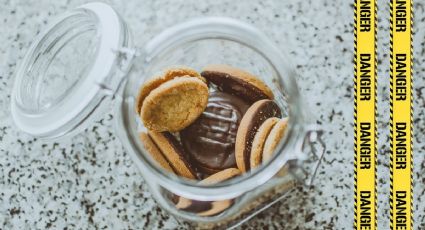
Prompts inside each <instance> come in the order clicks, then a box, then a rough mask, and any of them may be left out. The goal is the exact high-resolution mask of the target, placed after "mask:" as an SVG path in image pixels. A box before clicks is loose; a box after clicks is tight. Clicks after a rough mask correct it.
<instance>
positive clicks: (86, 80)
mask: <svg viewBox="0 0 425 230" xmlns="http://www.w3.org/2000/svg"><path fill="white" fill-rule="evenodd" d="M88 32H90V34H89V35H90V36H89V38H90V41H94V43H95V44H94V45H95V46H89V47H90V48H91V47H93V55H92V56H91V55H89V54H87V56H88V58H87V60H85V61H86V63H85V64H87V66H85V67H87V68H82V66H79V65H78V64H81V63H73V62H72V64H73V65H71V66H72V68H75V69H79V68H81V69H84V71H81V72H78V73H77V72H72V73H68V72H66V73H63V74H62V73H58V72H57V70H56V69H61V70H69V69H70V68H67V67H68V66H69V65H68V66H67V65H65V64H63V63H62V62H61V59H60V58H59V57H58V56H60V55H59V54H60V52H61V51H63V50H64V49H68V50H77V48H81V47H83V46H82V44H80V43H77V42H73V41H74V39H78V38H79V37H81V35H82V34H86V35H87V34H88ZM127 37H128V35H127V31H126V28H125V25H124V23H123V21H122V20H121V18H120V17H119V15H118V14H117V13H116V12H115V10H114V9H113V8H112V7H110V6H109V5H107V4H104V3H97V2H94V3H89V4H85V5H82V6H80V7H78V8H75V9H73V10H70V11H68V12H65V13H63V14H61V15H59V16H58V17H57V18H55V19H54V20H53V21H52V22H51V23H50V24H49V25H48V26H47V27H46V28H45V29H44V30H43V31H42V32H41V33H40V34H38V35H37V36H36V38H35V39H34V42H33V43H32V44H31V46H30V48H29V49H28V51H27V53H26V54H25V56H24V58H23V60H22V62H21V63H20V66H19V68H18V70H17V73H16V78H15V83H14V87H13V90H12V97H11V112H12V117H13V120H14V123H15V124H16V125H17V127H18V128H20V129H21V130H23V131H24V132H26V133H28V134H31V135H32V136H36V137H39V138H57V137H60V136H63V135H66V134H70V133H71V132H72V131H74V130H81V128H82V125H83V124H88V123H89V122H87V121H89V120H91V119H93V113H94V112H95V110H96V109H97V108H98V107H99V105H100V103H102V102H103V101H104V98H105V94H104V87H103V84H104V82H108V81H109V79H110V78H111V76H112V74H111V73H113V71H114V69H115V68H116V60H117V55H116V53H115V52H114V50H117V49H118V48H119V47H121V46H126V45H127V43H128V41H127ZM78 41H81V40H78ZM88 44H89V45H90V43H88ZM83 45H86V44H83ZM84 48H85V47H84ZM86 52H87V53H90V52H88V51H86ZM54 61H56V63H59V64H60V65H61V66H59V67H60V68H57V67H56V68H54V70H53V72H52V73H50V72H49V73H50V74H49V75H47V72H48V71H49V70H50V64H51V63H53V62H54ZM39 66H41V67H39ZM46 76H47V77H46ZM51 76H60V77H62V78H63V79H67V78H69V79H72V80H71V82H72V84H69V85H71V86H69V87H68V88H65V89H66V90H64V92H60V93H61V94H59V95H60V96H57V95H54V96H53V97H50V98H49V99H48V100H46V101H42V102H40V106H38V107H37V106H36V107H35V108H33V109H28V108H26V106H25V105H24V103H23V102H25V101H26V100H27V101H28V100H29V101H31V100H30V99H31V97H36V96H33V95H32V94H36V95H40V94H41V93H42V87H39V86H40V85H41V84H44V83H43V82H44V81H46V82H51V81H52V79H51V78H53V77H51ZM76 76H79V77H76ZM45 78H47V79H48V80H46V79H45ZM32 79H35V80H33V81H34V82H32V81H31V83H26V82H28V81H29V80H32ZM61 83H64V82H61ZM65 83H68V82H65ZM33 85H36V86H34V87H33ZM65 85H66V84H65ZM50 89H55V87H50ZM59 91H60V90H59ZM36 101H41V100H40V99H36ZM27 104H30V103H28V102H27ZM46 105H48V106H46ZM40 108H42V109H40ZM44 108H47V109H44ZM96 112H97V111H96ZM77 128H78V129H77Z"/></svg>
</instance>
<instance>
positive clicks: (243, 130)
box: [235, 99, 281, 172]
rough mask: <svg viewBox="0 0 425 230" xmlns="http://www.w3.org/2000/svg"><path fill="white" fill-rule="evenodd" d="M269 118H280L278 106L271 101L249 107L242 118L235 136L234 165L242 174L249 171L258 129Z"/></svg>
mask: <svg viewBox="0 0 425 230" xmlns="http://www.w3.org/2000/svg"><path fill="white" fill-rule="evenodd" d="M271 117H281V111H280V108H279V106H278V105H277V104H276V103H275V102H274V101H272V100H267V99H265V100H260V101H257V102H255V103H254V104H252V105H251V107H249V109H248V110H247V111H246V113H245V115H244V116H243V118H242V120H241V123H240V125H239V128H238V132H237V134H236V143H235V156H236V164H237V166H238V168H239V169H240V170H241V171H242V172H246V171H248V170H249V169H250V155H251V147H252V141H253V140H254V137H255V134H256V133H257V130H258V128H259V127H260V126H261V124H263V122H264V121H265V120H267V119H268V118H271Z"/></svg>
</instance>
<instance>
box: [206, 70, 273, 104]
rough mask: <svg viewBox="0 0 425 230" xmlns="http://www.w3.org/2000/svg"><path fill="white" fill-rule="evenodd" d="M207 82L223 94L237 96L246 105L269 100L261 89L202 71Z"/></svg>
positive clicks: (238, 80)
mask: <svg viewBox="0 0 425 230" xmlns="http://www.w3.org/2000/svg"><path fill="white" fill-rule="evenodd" d="M201 75H202V76H203V77H205V78H206V79H207V80H208V81H209V82H212V83H213V84H215V85H217V87H218V89H219V90H220V91H223V92H227V93H230V94H232V95H235V96H238V97H240V98H242V99H244V100H246V101H247V102H248V103H254V102H256V101H258V100H261V99H271V98H269V97H268V96H267V95H266V94H265V93H264V92H263V91H262V90H261V89H259V88H257V87H256V86H254V85H253V84H251V83H249V82H247V81H244V80H242V79H240V78H238V77H235V76H232V75H229V74H227V73H223V72H217V71H203V72H202V73H201Z"/></svg>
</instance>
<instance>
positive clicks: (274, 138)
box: [262, 117, 288, 162]
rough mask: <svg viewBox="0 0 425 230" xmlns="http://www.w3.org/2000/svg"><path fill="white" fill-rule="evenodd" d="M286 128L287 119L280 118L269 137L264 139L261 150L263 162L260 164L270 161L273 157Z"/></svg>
mask: <svg viewBox="0 0 425 230" xmlns="http://www.w3.org/2000/svg"><path fill="white" fill-rule="evenodd" d="M287 126H288V118H287V117H285V118H282V119H280V121H279V122H277V123H276V125H275V126H274V127H273V129H272V130H271V131H270V134H269V136H268V137H267V139H266V142H265V144H264V149H263V160H262V162H266V161H268V160H270V158H271V157H272V156H273V153H274V151H275V149H276V147H277V145H278V144H279V142H280V140H281V139H282V138H283V135H284V133H285V130H286V127H287Z"/></svg>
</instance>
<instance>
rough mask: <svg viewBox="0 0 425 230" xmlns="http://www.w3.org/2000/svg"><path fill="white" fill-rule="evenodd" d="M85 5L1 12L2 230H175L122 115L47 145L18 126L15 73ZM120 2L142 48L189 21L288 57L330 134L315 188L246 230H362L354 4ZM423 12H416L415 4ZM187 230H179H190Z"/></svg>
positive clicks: (419, 126) (421, 92)
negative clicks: (226, 26) (224, 27)
mask: <svg viewBox="0 0 425 230" xmlns="http://www.w3.org/2000/svg"><path fill="white" fill-rule="evenodd" d="M83 2H85V1H78V0H69V1H55V2H54V3H53V2H52V1H45V0H39V1H20V0H13V1H8V0H0V108H1V109H0V229H3V228H4V229H30V228H31V229H32V228H38V229H45V228H49V227H50V228H54V229H62V228H65V227H66V228H68V229H94V228H96V229H97V228H102V229H103V228H108V229H127V228H128V229H157V228H164V229H169V228H174V227H175V226H176V224H177V221H176V220H175V219H174V218H173V217H170V216H169V215H168V214H167V213H166V212H164V211H162V210H161V209H160V208H159V207H158V206H157V205H156V204H155V202H154V201H153V200H152V199H151V197H150V193H149V191H148V188H147V186H146V185H145V183H144V181H143V178H142V177H141V175H140V173H139V172H138V170H137V168H136V166H135V165H134V164H133V163H132V160H131V159H130V156H129V155H128V154H127V153H126V152H125V151H124V149H123V147H122V145H121V143H120V141H119V140H118V138H117V137H116V135H115V134H114V129H113V127H112V119H113V114H105V115H104V116H103V118H102V119H101V120H100V121H98V122H96V123H94V124H93V125H91V126H90V127H89V128H88V129H87V131H85V132H83V133H81V134H79V135H76V136H74V137H72V138H68V139H65V140H60V141H55V142H49V141H40V140H37V139H35V138H33V137H30V136H28V135H25V134H23V133H21V132H19V131H18V130H17V129H16V128H15V127H14V126H13V124H12V119H11V115H10V92H11V90H10V89H11V86H12V84H13V80H14V73H15V71H16V66H17V63H19V61H20V60H21V58H22V56H23V55H24V53H25V51H26V49H27V48H28V46H29V44H30V43H31V41H32V40H33V37H34V35H35V34H36V33H37V32H39V31H40V29H41V28H43V27H44V26H45V24H46V23H48V22H49V21H50V20H51V19H52V17H53V16H54V15H57V14H59V13H61V12H64V11H65V10H67V9H71V8H74V7H76V6H78V5H80V4H82V3H83ZM123 2H124V1H112V2H110V4H111V5H113V6H114V8H116V10H117V11H118V12H119V13H120V14H121V15H122V16H123V18H124V19H125V20H126V21H127V23H128V24H129V25H130V27H131V28H132V30H133V34H134V37H136V38H137V39H135V42H136V45H138V46H142V45H143V44H144V43H145V42H146V41H148V40H149V39H150V38H152V36H154V35H155V34H157V33H159V32H160V31H162V30H164V29H166V28H167V27H169V26H171V25H174V24H176V23H178V22H181V21H184V20H185V19H188V18H192V17H195V16H201V15H215V16H217V15H222V16H230V17H235V18H238V19H241V20H243V21H246V22H248V23H252V24H253V25H255V26H257V27H259V28H261V29H262V30H263V31H264V32H265V33H266V34H267V35H268V36H269V37H270V38H271V39H272V40H273V41H274V42H276V43H277V44H278V46H279V47H280V48H281V49H282V50H285V51H286V52H288V53H289V55H290V57H291V59H292V61H293V63H294V64H295V66H296V68H297V71H298V74H299V77H298V83H299V87H300V88H301V91H302V94H303V95H304V98H305V103H306V106H307V107H308V108H309V111H310V115H311V117H310V121H311V122H312V123H318V124H323V125H324V128H325V129H326V130H327V131H328V132H327V134H326V136H325V140H326V143H327V148H328V151H327V153H326V155H325V158H324V160H323V164H322V166H321V169H320V173H319V175H318V178H317V184H316V187H315V188H314V189H313V190H311V191H307V190H301V191H298V192H297V193H296V194H293V195H292V196H290V197H289V198H288V199H287V200H285V201H283V202H280V203H278V204H276V205H274V206H273V207H272V208H270V209H269V210H267V211H266V212H264V213H262V214H260V215H258V216H257V217H255V218H254V219H252V220H250V221H249V222H248V223H246V224H244V226H243V227H242V228H243V229H258V228H260V227H265V226H268V227H269V228H270V229H282V228H284V229H351V228H352V223H353V166H352V163H353V150H352V146H353V135H352V133H353V130H352V128H351V127H352V122H353V108H352V105H353V96H352V92H353V90H352V85H353V83H352V79H353V65H352V50H353V45H352V43H353V35H352V28H351V26H352V21H353V20H352V18H353V11H352V5H351V2H352V1H336V0H335V1H316V0H309V1H306V0H293V1H277V0H276V1H272V0H261V1H244V3H243V4H242V3H240V4H236V3H234V2H235V1H224V0H219V1H217V0H214V1H213V0H208V1H196V0H184V1H167V0H156V1H153V0H146V1H125V3H123ZM416 2H419V1H416ZM379 5H380V6H381V7H380V12H379V13H380V16H382V17H381V20H380V21H379V27H380V29H381V30H380V32H379V33H378V36H379V39H380V40H379V46H378V47H379V52H380V53H379V59H380V62H379V63H380V64H381V65H380V67H379V77H380V80H379V98H378V102H379V104H378V106H379V113H380V114H379V119H378V121H379V133H380V134H381V136H380V138H379V144H380V146H379V158H378V163H379V168H378V172H379V175H378V185H379V197H378V198H379V201H378V202H379V223H378V225H379V227H380V228H383V229H386V228H388V226H389V222H388V216H389V211H388V209H389V203H388V202H389V201H388V194H389V168H388V166H389V163H388V162H389V144H388V135H389V131H388V129H387V128H388V120H389V113H388V111H389V109H388V108H387V107H388V100H389V89H388V88H389V80H388V79H389V77H388V66H389V60H388V55H387V54H386V53H388V42H389V38H388V35H389V34H388V29H387V28H388V20H387V17H388V14H387V13H386V11H385V10H387V9H388V6H387V3H386V2H385V1H383V0H380V1H379ZM415 16H416V20H415V22H416V23H415V25H416V30H417V32H416V35H415V39H416V40H415V58H416V59H415V66H414V68H415V84H414V85H415V96H416V99H415V107H416V109H415V116H414V122H415V127H416V129H415V142H414V150H415V157H414V160H415V164H414V166H415V172H414V178H415V180H416V183H415V186H414V192H415V205H414V209H415V229H420V228H421V229H425V224H424V223H425V215H424V212H425V211H424V209H425V205H424V204H425V186H424V184H425V179H424V176H423V175H425V160H424V153H425V141H424V140H425V128H424V127H425V80H424V78H425V76H424V73H425V55H424V53H425V47H424V41H425V23H424V20H425V5H424V3H416V5H415ZM183 227H184V226H182V228H183Z"/></svg>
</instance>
